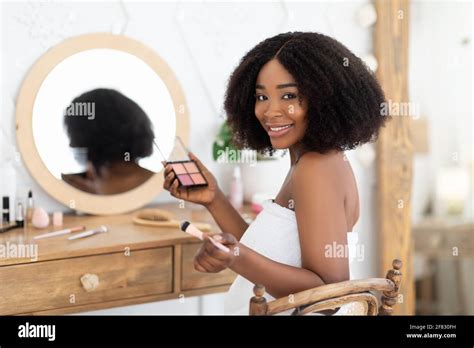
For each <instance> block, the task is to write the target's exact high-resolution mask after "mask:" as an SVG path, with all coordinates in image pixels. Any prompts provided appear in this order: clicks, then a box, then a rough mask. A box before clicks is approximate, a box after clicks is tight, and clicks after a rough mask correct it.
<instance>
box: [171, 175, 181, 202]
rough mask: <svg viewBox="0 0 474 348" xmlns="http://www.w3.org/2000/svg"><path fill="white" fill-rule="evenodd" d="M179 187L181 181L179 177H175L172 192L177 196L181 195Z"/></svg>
mask: <svg viewBox="0 0 474 348" xmlns="http://www.w3.org/2000/svg"><path fill="white" fill-rule="evenodd" d="M178 187H179V182H178V179H176V178H175V179H174V181H173V183H172V184H171V187H170V192H171V194H172V195H173V196H175V197H179V191H178Z"/></svg>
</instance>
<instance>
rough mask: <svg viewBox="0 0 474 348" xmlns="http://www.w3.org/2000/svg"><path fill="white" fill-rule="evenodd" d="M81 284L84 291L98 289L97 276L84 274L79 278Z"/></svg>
mask: <svg viewBox="0 0 474 348" xmlns="http://www.w3.org/2000/svg"><path fill="white" fill-rule="evenodd" d="M81 283H82V287H83V288H84V290H86V291H87V292H91V291H94V290H95V289H97V288H98V287H99V277H98V276H97V274H90V273H86V274H84V275H83V276H82V277H81Z"/></svg>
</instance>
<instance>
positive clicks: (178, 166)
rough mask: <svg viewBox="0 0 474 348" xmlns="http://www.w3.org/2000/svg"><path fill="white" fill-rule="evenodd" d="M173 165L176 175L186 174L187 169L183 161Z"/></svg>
mask: <svg viewBox="0 0 474 348" xmlns="http://www.w3.org/2000/svg"><path fill="white" fill-rule="evenodd" d="M172 166H173V170H174V172H175V173H176V175H178V174H186V169H184V166H183V165H182V164H181V163H173V164H172Z"/></svg>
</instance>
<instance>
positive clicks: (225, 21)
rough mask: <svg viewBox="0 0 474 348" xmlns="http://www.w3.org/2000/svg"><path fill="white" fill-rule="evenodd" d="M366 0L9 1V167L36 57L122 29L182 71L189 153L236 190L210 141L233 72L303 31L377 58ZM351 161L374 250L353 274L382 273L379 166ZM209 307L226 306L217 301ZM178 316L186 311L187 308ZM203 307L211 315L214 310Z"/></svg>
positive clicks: (25, 184)
mask: <svg viewBox="0 0 474 348" xmlns="http://www.w3.org/2000/svg"><path fill="white" fill-rule="evenodd" d="M365 3H366V1H341V2H335V1H325V2H322V1H320V2H301V3H297V2H290V1H275V2H261V3H252V2H240V1H239V2H237V1H236V2H193V3H189V2H180V3H170V2H159V3H157V2H120V1H107V2H97V3H96V2H80V3H78V2H57V1H48V2H46V3H45V2H39V1H34V2H33V1H32V2H4V3H3V4H2V7H1V8H2V14H1V16H2V17H1V18H2V24H1V29H2V34H1V41H2V42H1V51H2V56H1V59H2V63H1V67H2V78H1V82H2V83H1V88H2V89H1V104H2V105H1V108H0V114H1V123H0V127H1V133H0V134H1V135H0V146H1V149H2V151H1V155H0V161H1V163H3V162H4V161H5V160H6V159H7V158H14V157H15V154H16V145H15V132H14V127H15V99H16V96H17V93H18V91H19V88H20V85H21V83H22V80H23V78H24V77H25V74H26V73H27V72H28V69H29V68H30V67H31V66H32V64H33V63H34V62H35V60H37V59H38V58H39V57H40V56H41V55H42V54H43V53H44V52H45V51H46V50H47V49H48V48H50V47H52V46H54V45H56V44H58V43H59V42H61V41H62V40H63V39H65V38H68V37H71V36H75V35H80V34H85V33H90V32H112V33H116V34H119V33H121V34H123V35H126V36H129V37H132V38H134V39H137V40H139V41H141V42H143V43H145V44H146V45H148V46H150V47H151V48H153V49H154V50H155V51H156V52H157V53H158V54H159V55H160V56H162V57H163V58H164V59H165V60H166V61H167V62H168V64H169V65H170V66H171V68H172V69H173V70H174V72H175V74H176V76H177V78H178V80H179V81H180V82H181V85H182V87H183V89H184V92H185V96H186V99H187V103H188V108H189V111H190V120H191V137H190V147H191V148H192V149H193V150H194V152H195V153H196V154H197V155H198V156H200V157H201V159H202V161H203V162H204V163H205V164H206V165H207V166H208V167H209V168H210V169H211V170H212V171H213V172H215V173H216V175H217V177H218V180H219V181H220V182H221V183H222V185H223V187H224V190H227V185H226V183H228V178H226V177H225V173H226V172H227V169H226V166H218V165H217V164H216V163H214V162H213V161H212V157H211V145H212V142H213V139H214V135H215V133H216V131H217V129H218V127H219V125H220V124H221V122H222V118H220V116H221V115H222V101H223V93H224V91H225V86H226V81H227V79H228V77H229V75H230V73H231V71H232V69H233V67H235V65H236V64H237V63H238V61H239V59H240V58H241V57H242V56H243V54H244V53H245V52H247V51H248V50H249V49H251V48H252V47H253V46H254V45H255V44H257V43H258V42H260V41H261V40H263V39H265V38H267V37H270V36H273V35H275V34H277V33H281V32H286V31H294V30H299V31H318V32H322V33H324V34H327V35H330V36H332V37H334V38H336V39H338V40H340V41H341V42H342V43H344V44H345V45H347V46H348V47H349V48H350V49H351V50H352V51H353V52H354V53H356V54H357V55H364V54H367V53H370V52H371V50H372V31H371V29H370V28H369V29H367V28H362V27H360V26H358V25H357V23H356V14H357V10H358V9H359V8H360V7H361V6H362V5H363V4H365ZM349 158H350V159H351V160H352V165H353V167H354V171H355V174H356V177H357V180H358V183H359V190H360V199H361V217H360V221H359V223H358V224H357V226H356V228H355V230H354V231H356V232H359V234H360V242H362V243H363V244H364V246H365V259H364V262H362V263H358V264H356V266H355V269H354V275H355V276H356V277H365V276H377V275H380V274H378V273H377V269H376V264H377V262H376V258H377V253H376V249H377V248H376V239H375V231H374V219H375V216H374V201H373V195H374V192H373V191H374V168H373V163H370V164H368V165H367V166H363V165H361V164H360V163H359V162H358V161H357V159H356V158H355V156H354V154H349ZM13 163H14V169H15V172H16V188H15V189H14V190H15V191H17V192H18V193H17V194H18V195H21V196H24V195H26V191H27V189H28V188H32V189H33V190H34V192H35V195H36V199H37V202H38V204H40V205H42V206H44V207H45V208H47V209H48V210H49V211H52V210H55V209H62V206H61V205H60V204H59V203H58V202H56V201H55V200H54V199H52V198H51V197H49V196H48V194H47V193H46V192H45V191H44V190H43V189H41V188H40V187H39V186H38V185H37V184H36V183H35V182H34V181H33V180H32V178H31V176H30V175H29V173H28V172H27V170H26V169H25V168H24V166H22V165H21V163H20V164H17V163H15V162H13ZM2 175H3V176H5V175H6V169H3V168H2ZM0 182H4V180H3V179H2V180H1V181H0ZM2 190H3V191H4V192H5V191H7V188H6V187H5V186H3V187H2ZM2 194H3V192H2ZM15 194H16V193H15ZM169 200H171V198H170V197H169V195H168V193H166V192H163V193H161V194H159V195H158V196H157V198H156V201H169ZM209 302H211V303H218V300H217V297H214V300H212V301H209ZM153 306H154V307H153V308H155V309H154V310H153V311H155V312H156V313H159V312H160V311H163V312H166V313H168V309H166V308H169V307H166V306H167V305H166V304H163V307H160V305H153ZM133 308H134V309H135V310H136V311H137V312H141V311H142V310H144V311H146V312H147V313H148V312H149V311H147V310H145V309H146V308H151V307H148V306H147V305H144V306H137V307H133ZM160 308H161V309H160ZM177 308H178V307H177ZM179 308H182V307H179ZM206 308H208V307H206ZM195 310H196V307H195V303H193V304H190V307H189V312H190V313H192V312H193V311H195ZM132 311H133V309H132ZM178 311H179V313H181V312H182V310H181V309H180V310H178ZM184 311H186V310H184ZM201 311H202V312H206V309H201ZM112 312H113V311H112Z"/></svg>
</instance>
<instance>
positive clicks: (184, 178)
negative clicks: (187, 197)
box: [178, 174, 193, 186]
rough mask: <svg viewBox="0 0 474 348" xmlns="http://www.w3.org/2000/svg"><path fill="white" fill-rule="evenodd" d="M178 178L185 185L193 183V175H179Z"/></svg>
mask: <svg viewBox="0 0 474 348" xmlns="http://www.w3.org/2000/svg"><path fill="white" fill-rule="evenodd" d="M178 179H179V181H181V184H182V185H184V186H190V185H192V184H193V181H192V180H191V177H190V176H189V175H188V174H183V175H178Z"/></svg>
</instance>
